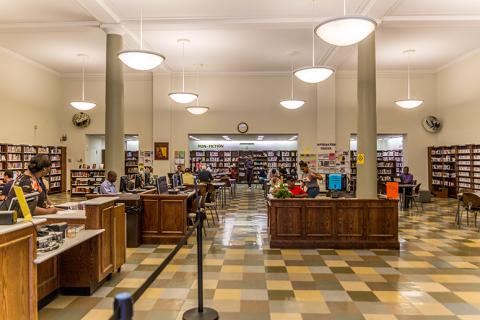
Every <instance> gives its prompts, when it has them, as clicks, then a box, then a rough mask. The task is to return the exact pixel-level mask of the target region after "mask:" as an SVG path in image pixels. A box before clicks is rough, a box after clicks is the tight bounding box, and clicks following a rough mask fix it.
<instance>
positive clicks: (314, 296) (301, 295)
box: [294, 290, 325, 301]
mask: <svg viewBox="0 0 480 320" xmlns="http://www.w3.org/2000/svg"><path fill="white" fill-rule="evenodd" d="M294 292H295V299H296V300H297V301H325V299H324V298H323V296H322V294H321V293H320V291H314V290H295V291H294Z"/></svg>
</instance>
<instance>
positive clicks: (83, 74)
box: [82, 57, 85, 101]
mask: <svg viewBox="0 0 480 320" xmlns="http://www.w3.org/2000/svg"><path fill="white" fill-rule="evenodd" d="M82 101H85V57H82Z"/></svg>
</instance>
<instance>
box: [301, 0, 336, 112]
mask: <svg viewBox="0 0 480 320" xmlns="http://www.w3.org/2000/svg"><path fill="white" fill-rule="evenodd" d="M313 8H314V9H315V0H313ZM313 12H315V10H314V11H313ZM334 72H335V70H334V69H333V68H330V67H324V66H315V31H314V30H313V25H312V66H311V67H303V68H300V69H298V70H296V71H295V73H294V74H295V76H296V77H297V78H298V79H300V80H302V81H303V82H306V83H319V82H322V81H324V80H327V79H328V77H330V76H331V75H332V74H333V73H334ZM297 104H298V103H297Z"/></svg>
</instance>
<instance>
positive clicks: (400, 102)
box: [395, 49, 423, 109]
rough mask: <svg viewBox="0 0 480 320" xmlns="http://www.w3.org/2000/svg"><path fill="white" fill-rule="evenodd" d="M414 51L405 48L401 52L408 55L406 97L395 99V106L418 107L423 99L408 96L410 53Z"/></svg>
mask: <svg viewBox="0 0 480 320" xmlns="http://www.w3.org/2000/svg"><path fill="white" fill-rule="evenodd" d="M414 52H415V50H413V49H410V50H406V51H404V52H403V53H406V54H407V56H408V69H407V99H403V100H397V101H395V103H396V104H397V106H399V107H400V108H404V109H414V108H417V107H419V106H420V105H421V104H422V103H423V100H418V99H412V98H411V97H410V54H411V53H414Z"/></svg>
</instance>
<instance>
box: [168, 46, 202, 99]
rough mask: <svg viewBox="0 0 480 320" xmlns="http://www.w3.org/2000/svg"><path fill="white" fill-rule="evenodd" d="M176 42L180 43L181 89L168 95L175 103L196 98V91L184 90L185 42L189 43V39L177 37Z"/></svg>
mask: <svg viewBox="0 0 480 320" xmlns="http://www.w3.org/2000/svg"><path fill="white" fill-rule="evenodd" d="M177 42H178V43H181V44H182V91H181V92H171V93H169V94H168V96H169V97H170V98H172V100H173V101H175V102H177V103H182V104H187V103H190V102H192V101H193V100H195V99H197V98H198V94H196V93H192V92H185V43H190V40H188V39H178V40H177Z"/></svg>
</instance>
